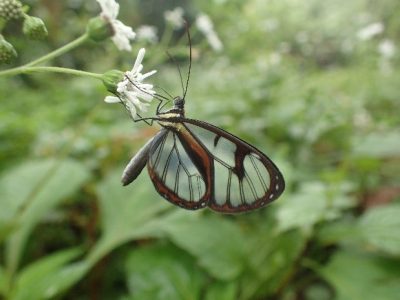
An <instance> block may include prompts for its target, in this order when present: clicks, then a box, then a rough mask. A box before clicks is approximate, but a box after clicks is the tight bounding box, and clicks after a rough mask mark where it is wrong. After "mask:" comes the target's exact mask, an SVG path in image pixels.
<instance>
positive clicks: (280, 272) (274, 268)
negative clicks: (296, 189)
mask: <svg viewBox="0 0 400 300" xmlns="http://www.w3.org/2000/svg"><path fill="white" fill-rule="evenodd" d="M251 234H252V242H251V245H250V247H251V249H252V252H251V255H250V256H249V266H248V269H246V270H245V272H243V273H242V276H241V278H240V279H241V286H242V288H241V295H242V299H264V298H266V297H267V296H271V295H274V294H275V293H276V291H277V290H278V289H280V288H281V286H282V284H284V283H285V282H286V281H287V278H289V276H290V275H291V274H292V272H293V267H294V264H295V262H296V260H297V259H298V258H299V257H300V255H301V253H302V251H303V250H304V247H305V243H306V237H305V235H304V234H301V232H299V231H289V232H284V233H278V232H276V228H275V227H274V226H273V224H272V222H264V224H262V225H261V226H259V228H258V229H257V230H256V229H253V231H252V232H251Z"/></svg>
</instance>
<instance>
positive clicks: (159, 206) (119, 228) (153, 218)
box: [89, 170, 172, 263]
mask: <svg viewBox="0 0 400 300" xmlns="http://www.w3.org/2000/svg"><path fill="white" fill-rule="evenodd" d="M120 172H121V171H120V170H118V171H116V172H112V173H111V174H110V175H109V176H107V178H105V179H104V180H103V181H102V182H100V183H99V184H98V186H97V193H98V195H99V201H100V210H101V223H102V237H101V239H100V241H99V242H98V243H97V244H96V247H95V248H94V249H93V251H92V252H91V253H90V255H89V260H90V261H91V263H94V262H96V261H98V260H99V259H100V258H101V257H103V256H104V255H106V254H107V253H109V252H110V251H112V250H113V249H115V248H116V247H118V246H119V245H122V244H123V243H125V242H127V241H130V240H132V239H139V238H149V237H156V236H160V235H162V226H161V225H160V224H159V222H160V220H162V218H161V217H159V215H160V214H161V213H163V212H164V211H166V210H168V209H172V206H171V205H170V204H169V203H168V202H167V201H165V200H164V199H162V198H161V197H160V196H159V195H158V194H157V192H156V191H155V190H154V188H153V186H152V183H151V181H150V180H149V178H148V176H147V174H142V175H140V176H139V177H138V178H137V179H136V180H135V181H134V182H133V183H132V184H130V185H129V186H128V187H124V186H122V184H121V181H120V178H121V173H120Z"/></svg>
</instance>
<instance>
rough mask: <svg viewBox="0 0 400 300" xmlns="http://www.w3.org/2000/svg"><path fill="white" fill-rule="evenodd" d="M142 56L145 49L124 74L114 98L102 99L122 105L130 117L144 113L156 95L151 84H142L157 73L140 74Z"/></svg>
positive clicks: (154, 71) (140, 51)
mask: <svg viewBox="0 0 400 300" xmlns="http://www.w3.org/2000/svg"><path fill="white" fill-rule="evenodd" d="M144 54H145V49H144V48H142V49H140V50H139V53H138V56H137V58H136V61H135V64H134V66H133V68H132V70H131V71H127V72H125V74H124V75H125V76H124V79H123V80H122V81H120V82H119V83H118V84H117V89H116V90H117V92H116V96H107V97H106V98H105V99H104V101H105V102H107V103H122V104H124V106H125V107H126V108H127V109H128V110H129V112H130V114H131V115H132V117H135V116H136V115H137V113H138V112H140V111H146V110H147V107H148V106H149V105H150V102H151V101H152V100H153V98H154V95H155V93H156V92H155V91H154V90H153V85H152V84H148V83H144V80H145V79H146V78H148V77H150V76H151V75H153V74H154V73H156V72H157V71H156V70H153V71H150V72H147V73H145V74H142V73H141V72H142V70H143V65H142V61H143V58H144Z"/></svg>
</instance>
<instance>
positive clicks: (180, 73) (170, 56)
mask: <svg viewBox="0 0 400 300" xmlns="http://www.w3.org/2000/svg"><path fill="white" fill-rule="evenodd" d="M165 53H167V55H168V57H169V59H170V60H171V61H172V62H173V63H174V64H175V66H176V68H177V69H178V72H179V78H180V79H181V86H182V93H184V92H185V88H184V87H183V79H182V72H181V68H180V67H179V64H178V62H177V61H176V60H175V59H174V58H173V57H172V55H171V54H170V53H169V52H168V51H165Z"/></svg>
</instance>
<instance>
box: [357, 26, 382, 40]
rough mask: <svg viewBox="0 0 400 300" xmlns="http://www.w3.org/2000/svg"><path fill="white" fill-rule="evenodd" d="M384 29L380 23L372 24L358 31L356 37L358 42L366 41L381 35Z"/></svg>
mask: <svg viewBox="0 0 400 300" xmlns="http://www.w3.org/2000/svg"><path fill="white" fill-rule="evenodd" d="M384 29H385V26H383V24H382V23H380V22H376V23H372V24H369V25H367V26H365V27H364V28H362V29H361V30H359V31H358V33H357V36H358V38H359V39H360V40H362V41H366V40H369V39H371V38H373V37H374V36H376V35H378V34H380V33H382V32H383V30H384Z"/></svg>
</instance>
